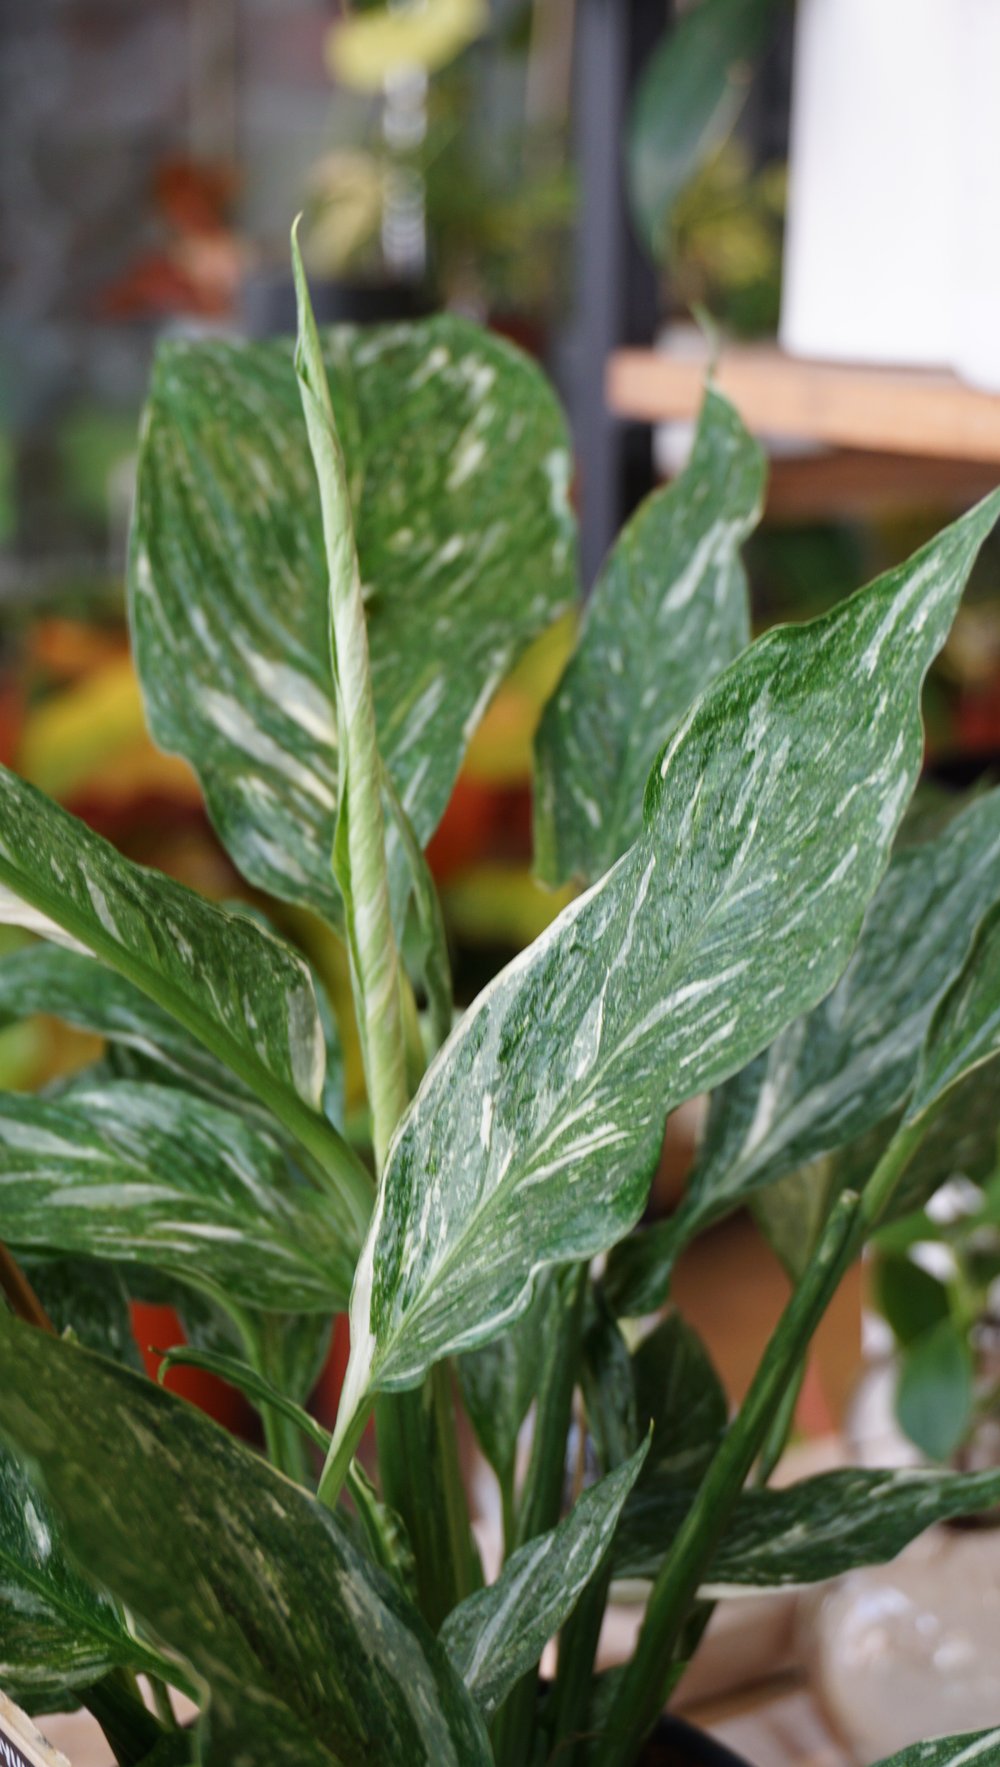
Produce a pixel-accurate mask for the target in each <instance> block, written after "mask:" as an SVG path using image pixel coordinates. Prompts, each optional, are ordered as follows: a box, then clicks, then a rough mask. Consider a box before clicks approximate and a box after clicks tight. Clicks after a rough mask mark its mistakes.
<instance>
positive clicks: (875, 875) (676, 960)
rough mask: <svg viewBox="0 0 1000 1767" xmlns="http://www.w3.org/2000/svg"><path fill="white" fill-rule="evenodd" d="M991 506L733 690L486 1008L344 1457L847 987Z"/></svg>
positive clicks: (394, 1212)
mask: <svg viewBox="0 0 1000 1767" xmlns="http://www.w3.org/2000/svg"><path fill="white" fill-rule="evenodd" d="M998 509H1000V499H998V498H996V497H995V498H993V499H990V500H988V501H987V502H986V503H984V504H982V505H980V507H979V508H978V509H977V510H976V511H974V512H973V513H972V514H970V515H968V516H966V517H964V518H963V519H962V520H961V521H960V522H958V523H956V524H955V525H954V526H953V527H952V528H950V529H948V530H946V531H945V533H943V534H942V535H941V536H940V537H939V538H938V539H937V540H936V541H934V542H933V544H932V545H930V546H928V547H926V548H924V550H923V551H922V552H920V553H918V554H917V556H916V557H915V558H914V559H913V560H912V561H911V562H910V563H909V564H907V565H904V566H901V567H900V568H899V569H898V570H895V571H893V572H891V573H890V574H889V575H887V576H886V577H883V578H881V579H880V580H879V581H878V582H877V583H875V584H873V585H872V586H871V587H870V588H869V589H867V590H863V591H862V592H860V593H859V594H858V595H856V596H854V597H853V598H852V599H851V600H849V601H847V602H845V603H843V604H842V605H841V606H839V607H837V608H835V609H834V610H833V612H832V613H830V614H828V615H826V616H824V617H823V618H822V619H820V620H817V621H815V622H813V623H812V624H811V625H806V626H797V627H789V628H784V629H780V630H776V631H773V632H771V633H769V634H768V635H767V636H766V637H765V638H763V639H761V640H760V641H759V642H758V643H757V644H755V645H754V646H752V647H751V649H750V650H748V651H746V652H745V653H744V654H743V656H742V657H741V658H740V659H739V660H738V661H737V662H736V663H734V664H733V665H732V667H731V668H730V669H728V670H727V671H726V672H725V674H724V675H722V676H720V677H719V679H718V680H717V681H716V682H715V683H713V685H712V686H711V687H710V688H709V689H708V690H707V691H706V693H705V694H704V695H703V696H702V698H701V699H700V700H699V701H698V702H697V704H696V705H695V707H694V708H693V709H692V711H691V712H690V713H689V715H688V716H687V717H686V718H685V720H684V721H683V723H682V725H681V727H680V729H679V730H678V731H677V733H676V734H675V736H674V738H673V739H672V741H671V742H670V744H669V745H668V747H667V749H666V751H665V753H664V756H663V759H662V761H661V762H660V763H659V764H658V766H657V767H656V768H655V769H654V771H653V773H652V775H651V778H650V782H649V786H648V788H647V792H646V803H645V826H644V830H643V834H642V836H641V837H640V839H639V840H638V841H637V842H636V844H635V846H634V847H632V848H631V849H630V850H629V852H628V853H627V854H626V855H625V856H624V858H622V859H621V860H619V862H618V864H617V865H616V866H615V867H614V869H613V870H612V871H611V872H609V873H608V875H607V876H606V877H605V878H604V879H603V880H602V881H601V882H600V883H599V884H597V885H596V886H595V887H594V888H593V889H592V890H590V891H589V892H588V893H587V894H586V895H584V896H582V897H580V898H579V899H578V900H577V901H576V902H574V903H572V904H571V906H570V907H569V908H568V909H566V910H565V911H564V912H563V913H562V914H561V915H560V916H559V917H558V919H557V920H555V921H554V922H553V923H552V925H551V926H550V927H549V929H548V930H547V932H545V933H544V934H543V935H542V937H541V938H540V939H538V940H537V941H536V943H535V944H534V945H532V946H531V947H530V948H529V949H528V950H527V951H526V952H525V953H524V954H523V955H522V956H521V957H519V958H517V959H516V960H515V962H514V963H513V964H511V965H510V966H509V967H508V968H507V969H506V970H504V971H503V972H502V973H501V974H500V975H499V976H498V977H497V978H496V979H495V981H493V982H492V983H491V984H490V986H489V987H488V988H487V989H486V990H485V992H484V993H483V994H482V995H481V996H480V998H479V999H478V1001H477V1002H476V1003H475V1004H474V1005H473V1006H472V1007H471V1008H470V1010H469V1011H468V1012H467V1014H466V1015H465V1017H464V1019H463V1020H462V1022H461V1024H460V1025H459V1026H458V1028H457V1029H456V1030H455V1032H453V1034H452V1036H451V1038H450V1039H449V1041H448V1043H447V1044H446V1045H445V1046H444V1049H443V1050H442V1052H441V1054H440V1055H439V1057H438V1058H437V1060H436V1062H435V1063H434V1064H433V1066H432V1067H431V1068H430V1070H429V1071H428V1073H427V1076H426V1078H425V1079H424V1082H423V1084H422V1086H421V1088H420V1091H419V1092H418V1094H417V1097H416V1099H415V1100H414V1102H413V1104H412V1106H411V1107H410V1110H409V1111H408V1113H407V1115H406V1117H405V1118H404V1119H403V1122H402V1124H401V1126H400V1129H399V1132H398V1135H397V1136H396V1139H395V1141H394V1143H393V1146H392V1149H391V1152H390V1156H389V1160H388V1163H387V1167H386V1170H385V1173H384V1176H383V1181H382V1185H381V1189H380V1193H379V1199H378V1203H377V1206H376V1212H375V1217H374V1220H373V1224H372V1227H371V1230H370V1234H369V1238H368V1241H367V1243H366V1246H365V1249H364V1251H363V1253H362V1257H361V1260H360V1263H359V1266H358V1274H357V1276H356V1278H355V1284H354V1290H353V1295H352V1303H351V1317H352V1352H351V1363H350V1366H349V1369H348V1376H347V1383H346V1386H345V1394H344V1402H343V1404H342V1415H341V1419H340V1420H339V1422H338V1448H339V1447H340V1445H341V1444H342V1443H343V1441H344V1440H345V1438H346V1436H347V1435H348V1434H349V1433H350V1432H351V1431H352V1430H354V1429H356V1427H357V1425H356V1414H357V1413H360V1411H361V1410H363V1409H364V1407H365V1406H366V1405H367V1403H368V1397H369V1395H370V1394H371V1393H372V1392H373V1391H375V1390H377V1389H379V1388H398V1387H405V1386H408V1385H412V1384H413V1383H414V1382H416V1381H417V1380H418V1379H419V1378H420V1376H421V1375H422V1374H423V1372H424V1370H425V1369H426V1368H427V1367H428V1366H429V1365H430V1364H431V1363H433V1362H434V1361H435V1360H436V1359H437V1358H439V1357H441V1356H443V1355H445V1354H447V1353H449V1352H451V1351H455V1350H459V1349H466V1348H471V1347H472V1346H473V1345H475V1344H476V1343H480V1342H484V1341H486V1340H487V1339H488V1338H490V1337H491V1336H493V1335H495V1334H496V1332H497V1331H498V1330H500V1329H501V1328H502V1326H503V1325H504V1324H505V1323H506V1322H507V1321H509V1320H511V1319H512V1318H514V1317H515V1316H516V1315H517V1314H518V1312H520V1311H521V1310H522V1309H523V1307H524V1306H525V1305H526V1303H527V1300H528V1296H529V1294H530V1285H531V1280H532V1276H533V1274H534V1273H535V1272H536V1271H537V1270H538V1269H540V1268H541V1267H542V1266H543V1265H545V1264H546V1263H548V1262H559V1261H563V1260H569V1259H573V1258H585V1257H589V1256H590V1255H592V1254H593V1253H595V1252H597V1251H598V1250H600V1249H602V1248H604V1247H607V1246H608V1245H609V1244H611V1243H613V1242H614V1241H615V1240H616V1239H618V1238H620V1237H621V1236H622V1234H624V1233H625V1232H626V1231H627V1230H628V1228H629V1227H631V1226H632V1225H633V1223H634V1222H635V1221H636V1219H637V1218H638V1216H639V1214H640V1212H641V1210H642V1208H643V1205H644V1202H645V1197H646V1192H647V1188H648V1183H649V1179H650V1176H651V1173H652V1171H653V1168H654V1166H655V1163H656V1159H657V1156H658V1152H659V1147H660V1141H661V1136H662V1131H663V1123H664V1118H665V1116H666V1114H667V1112H668V1111H669V1110H670V1109H671V1108H672V1107H673V1106H674V1105H676V1104H678V1103H680V1102H681V1101H682V1100H683V1099H684V1098H687V1097H689V1096H691V1094H693V1093H695V1092H698V1091H701V1090H703V1089H704V1088H706V1087H709V1086H712V1085H716V1084H718V1083H719V1082H720V1081H721V1080H722V1079H723V1078H725V1077H726V1076H727V1075H728V1074H730V1073H732V1072H733V1071H735V1070H736V1069H737V1068H738V1067H740V1066H742V1065H743V1064H744V1063H745V1062H746V1061H747V1060H749V1059H750V1058H751V1057H752V1055H753V1054H754V1052H755V1051H757V1050H759V1049H761V1048H763V1047H765V1046H766V1045H767V1044H768V1043H769V1042H770V1041H771V1040H772V1038H773V1037H774V1036H775V1035H776V1034H777V1032H778V1031H779V1030H780V1029H781V1028H782V1026H783V1025H784V1024H787V1023H788V1022H789V1021H790V1020H791V1019H793V1018H795V1017H796V1016H798V1014H800V1013H801V1012H803V1011H805V1010H808V1009H809V1008H810V1007H811V1006H813V1005H815V1003H816V1002H817V1001H818V1000H819V999H821V998H822V996H823V995H824V994H825V993H826V992H827V991H828V990H829V989H830V987H831V986H832V985H833V983H834V982H835V981H836V980H837V977H838V975H839V974H840V973H841V971H842V970H843V968H844V966H845V964H846V963H847V960H848V958H849V956H850V952H851V949H852V947H853V944H854V942H855V940H856V938H857V935H858V932H859V930H860V925H861V920H862V917H863V914H864V910H865V908H866V907H867V904H868V901H869V899H870V897H871V896H872V894H873V893H874V890H875V888H876V886H877V884H878V882H879V879H880V877H881V874H882V871H883V869H884V867H885V864H886V861H887V858H888V854H889V850H890V847H891V843H892V839H893V835H894V833H895V830H896V827H897V825H898V822H899V818H900V816H901V815H902V812H903V809H904V807H905V804H906V801H907V798H908V796H909V794H910V791H911V790H912V787H913V784H914V781H915V778H916V775H917V772H918V770H919V767H920V761H921V753H922V732H921V725H920V715H919V694H920V686H921V683H922V680H923V677H924V674H925V671H926V669H927V667H928V665H929V663H930V661H931V659H932V658H933V656H934V654H935V653H936V651H937V650H938V649H939V648H940V646H941V644H942V643H943V641H944V638H945V635H946V634H947V631H948V629H949V626H950V623H951V620H952V617H953V615H954V611H955V608H956V605H957V603H958V599H959V597H960V594H961V591H962V588H963V585H964V583H965V580H966V577H967V575H968V572H969V570H970V568H971V565H972V562H973V560H974V558H975V556H976V553H977V551H978V549H979V546H980V544H981V542H982V540H983V538H984V536H985V534H986V533H987V532H988V531H989V529H990V527H991V525H992V523H993V521H994V519H995V517H996V514H997V512H998Z"/></svg>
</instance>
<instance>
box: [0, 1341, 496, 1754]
mask: <svg viewBox="0 0 1000 1767" xmlns="http://www.w3.org/2000/svg"><path fill="white" fill-rule="evenodd" d="M0 1359H2V1365H3V1370H4V1376H3V1380H2V1382H0V1432H2V1433H3V1434H4V1435H5V1436H7V1437H8V1438H9V1439H10V1440H12V1441H13V1442H14V1443H15V1444H16V1446H17V1448H18V1451H19V1452H20V1453H23V1454H24V1455H25V1457H26V1458H29V1459H30V1460H32V1461H33V1462H36V1463H37V1464H38V1467H39V1469H40V1472H41V1475H42V1477H43V1479H44V1483H45V1488H46V1490H47V1492H48V1494H49V1498H50V1501H51V1503H52V1506H53V1508H54V1509H55V1511H56V1513H57V1514H58V1515H59V1517H60V1519H61V1525H62V1527H63V1529H64V1532H65V1537H66V1540H67V1544H68V1545H69V1547H70V1548H71V1550H72V1551H73V1553H74V1556H75V1557H76V1558H77V1559H78V1561H79V1562H80V1564H81V1565H82V1566H83V1567H84V1568H85V1569H86V1570H87V1571H88V1572H89V1573H90V1574H91V1575H93V1576H94V1577H96V1578H98V1579H100V1581H101V1583H102V1584H103V1585H104V1586H105V1587H107V1588H108V1589H110V1590H111V1591H112V1592H113V1593H114V1594H115V1595H116V1596H117V1597H118V1599H119V1600H121V1601H124V1602H126V1603H127V1604H128V1606H129V1608H130V1609H131V1610H132V1611H133V1612H134V1613H136V1614H138V1615H140V1616H141V1617H142V1619H143V1621H144V1622H145V1623H146V1624H147V1625H148V1626H149V1627H150V1629H151V1630H153V1631H155V1635H156V1636H157V1637H158V1638H159V1639H161V1640H162V1641H163V1644H164V1646H166V1647H167V1648H168V1649H170V1650H172V1651H175V1652H176V1653H177V1654H178V1655H179V1656H180V1657H181V1658H182V1659H184V1660H186V1661H187V1662H189V1663H190V1664H191V1666H192V1668H193V1670H194V1671H195V1672H196V1674H197V1675H198V1676H199V1677H200V1678H201V1680H202V1681H203V1683H204V1684H205V1685H206V1686H207V1688H208V1690H209V1692H210V1694H211V1706H210V1710H209V1719H208V1723H207V1725H206V1726H205V1728H206V1730H207V1744H206V1743H203V1754H202V1759H203V1761H204V1763H205V1767H237V1764H238V1763H239V1764H240V1767H242V1763H243V1762H244V1761H246V1762H251V1763H253V1764H254V1767H256V1764H257V1763H258V1762H261V1763H264V1762H272V1763H274V1767H347V1764H348V1763H350V1764H351V1767H354V1764H355V1763H358V1762H364V1761H371V1762H373V1763H374V1762H375V1761H376V1760H377V1761H378V1762H379V1763H380V1764H382V1763H384V1767H488V1763H489V1762H490V1760H491V1758H492V1757H491V1755H490V1751H489V1746H488V1743H487V1740H486V1736H485V1732H484V1731H483V1728H482V1724H481V1722H480V1720H479V1718H478V1716H477V1714H476V1711H475V1708H474V1707H473V1705H472V1702H471V1700H470V1699H469V1697H468V1695H467V1694H466V1692H465V1689H464V1688H463V1686H462V1683H461V1681H460V1680H459V1678H458V1677H457V1676H456V1675H455V1673H454V1671H453V1669H452V1668H451V1665H450V1663H449V1661H448V1658H447V1655H446V1653H445V1651H444V1649H443V1647H442V1646H441V1645H440V1644H439V1643H438V1642H437V1641H436V1640H435V1639H434V1637H433V1636H432V1634H431V1633H430V1632H429V1631H428V1629H427V1627H426V1626H425V1625H424V1623H423V1621H422V1620H421V1619H420V1618H419V1616H418V1614H417V1613H416V1611H415V1610H414V1609H413V1608H412V1607H411V1606H410V1605H409V1603H408V1602H406V1601H405V1600H404V1599H403V1598H402V1597H401V1596H400V1595H399V1594H398V1592H397V1591H396V1589H395V1588H394V1587H393V1585H392V1584H391V1583H390V1582H389V1581H388V1579H387V1578H385V1577H383V1576H382V1575H380V1574H379V1573H378V1572H376V1571H375V1570H374V1569H373V1568H372V1567H371V1566H370V1565H369V1564H368V1563H367V1561H366V1560H365V1559H364V1558H363V1557H362V1556H361V1554H360V1553H359V1552H358V1551H357V1550H356V1548H355V1547H354V1546H353V1544H352V1542H351V1540H350V1538H349V1537H348V1535H347V1532H346V1530H345V1528H344V1527H343V1526H342V1524H341V1523H340V1522H339V1521H338V1520H337V1518H336V1517H335V1516H334V1515H333V1514H332V1513H331V1512H330V1511H329V1510H327V1509H324V1508H323V1507H322V1506H321V1505H320V1504H319V1503H317V1502H316V1501H315V1500H314V1499H313V1498H311V1497H310V1496H309V1495H308V1493H307V1492H305V1491H304V1490H301V1489H300V1488H299V1487H298V1486H296V1485H294V1484H292V1483H291V1481H290V1480H288V1479H286V1478H284V1477H282V1475H281V1474H280V1473H277V1472H275V1471H273V1470H272V1469H271V1468H270V1467H268V1466H266V1465H265V1464H264V1462H263V1461H261V1460H259V1459H258V1458H257V1456H256V1455H254V1454H251V1453H250V1452H249V1450H248V1449H246V1448H244V1447H243V1446H241V1444H240V1443H238V1442H236V1441H235V1440H234V1439H233V1438H232V1437H231V1436H229V1435H227V1434H226V1432H225V1431H224V1430H221V1429H219V1428H218V1427H217V1425H215V1424H213V1423H211V1422H209V1420H208V1419H207V1418H205V1417H203V1416H202V1415H200V1413H198V1412H197V1411H195V1410H194V1409H193V1408H192V1407H191V1406H190V1405H186V1404H185V1403H184V1402H183V1401H182V1400H179V1399H177V1398H175V1397H174V1396H173V1395H172V1394H170V1393H167V1392H165V1391H164V1390H163V1389H162V1388H160V1387H157V1386H155V1385H154V1384H153V1383H152V1382H151V1381H145V1380H141V1379H139V1378H138V1377H137V1376H135V1375H131V1374H128V1373H127V1372H126V1371H125V1370H123V1369H120V1368H117V1367H116V1366H115V1365H114V1364H112V1363H109V1362H103V1361H101V1360H100V1359H99V1358H97V1357H94V1356H91V1355H90V1354H88V1352H86V1351H84V1350H80V1349H78V1348H76V1347H75V1346H74V1345H71V1344H67V1343H64V1342H60V1341H58V1340H56V1339H53V1338H48V1337H46V1336H45V1335H44V1334H43V1333H41V1332H37V1331H32V1330H30V1329H28V1328H26V1327H24V1326H20V1325H18V1324H17V1323H16V1322H14V1321H12V1320H10V1319H9V1318H0ZM95 1444H96V1445H97V1447H98V1451H96V1452H95ZM375 1739H377V1743H376V1740H375ZM268 1748H269V1749H270V1752H269V1753H268Z"/></svg>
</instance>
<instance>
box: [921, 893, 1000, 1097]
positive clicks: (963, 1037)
mask: <svg viewBox="0 0 1000 1767" xmlns="http://www.w3.org/2000/svg"><path fill="white" fill-rule="evenodd" d="M998 1054H1000V902H998V903H997V904H996V906H995V907H994V908H992V909H991V911H990V912H989V913H988V914H986V915H985V916H984V917H983V920H982V921H981V922H980V925H979V926H978V927H977V929H976V936H975V938H974V940H973V942H972V948H971V950H970V952H969V955H968V958H967V960H966V963H965V966H964V968H963V969H962V971H961V974H960V975H958V976H957V977H956V978H955V981H954V983H953V984H952V986H951V987H950V988H949V990H948V992H947V994H946V995H945V996H944V999H943V1000H942V1001H941V1004H940V1006H939V1007H938V1009H937V1011H936V1012H935V1014H934V1018H933V1020H932V1022H931V1025H930V1028H929V1030H928V1033H927V1038H926V1041H925V1043H924V1047H923V1050H922V1052H921V1057H920V1065H919V1068H918V1071H917V1077H916V1082H915V1084H914V1088H913V1093H912V1096H911V1098H910V1101H909V1104H908V1106H907V1112H906V1121H907V1122H908V1123H913V1122H917V1121H919V1119H920V1118H921V1117H923V1116H926V1114H927V1112H928V1111H930V1110H931V1109H932V1108H933V1106H934V1105H936V1104H937V1103H938V1101H939V1100H940V1099H942V1098H943V1097H944V1095H945V1094H946V1093H947V1092H948V1091H950V1090H951V1088H952V1087H953V1086H957V1085H958V1084H959V1082H960V1081H962V1080H964V1079H965V1077H966V1075H967V1074H969V1073H971V1072H973V1071H974V1069H976V1068H979V1067H982V1066H983V1065H984V1064H985V1063H986V1062H991V1061H992V1060H993V1059H994V1057H995V1056H997V1055H998ZM998 1115H1000V1113H998Z"/></svg>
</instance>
